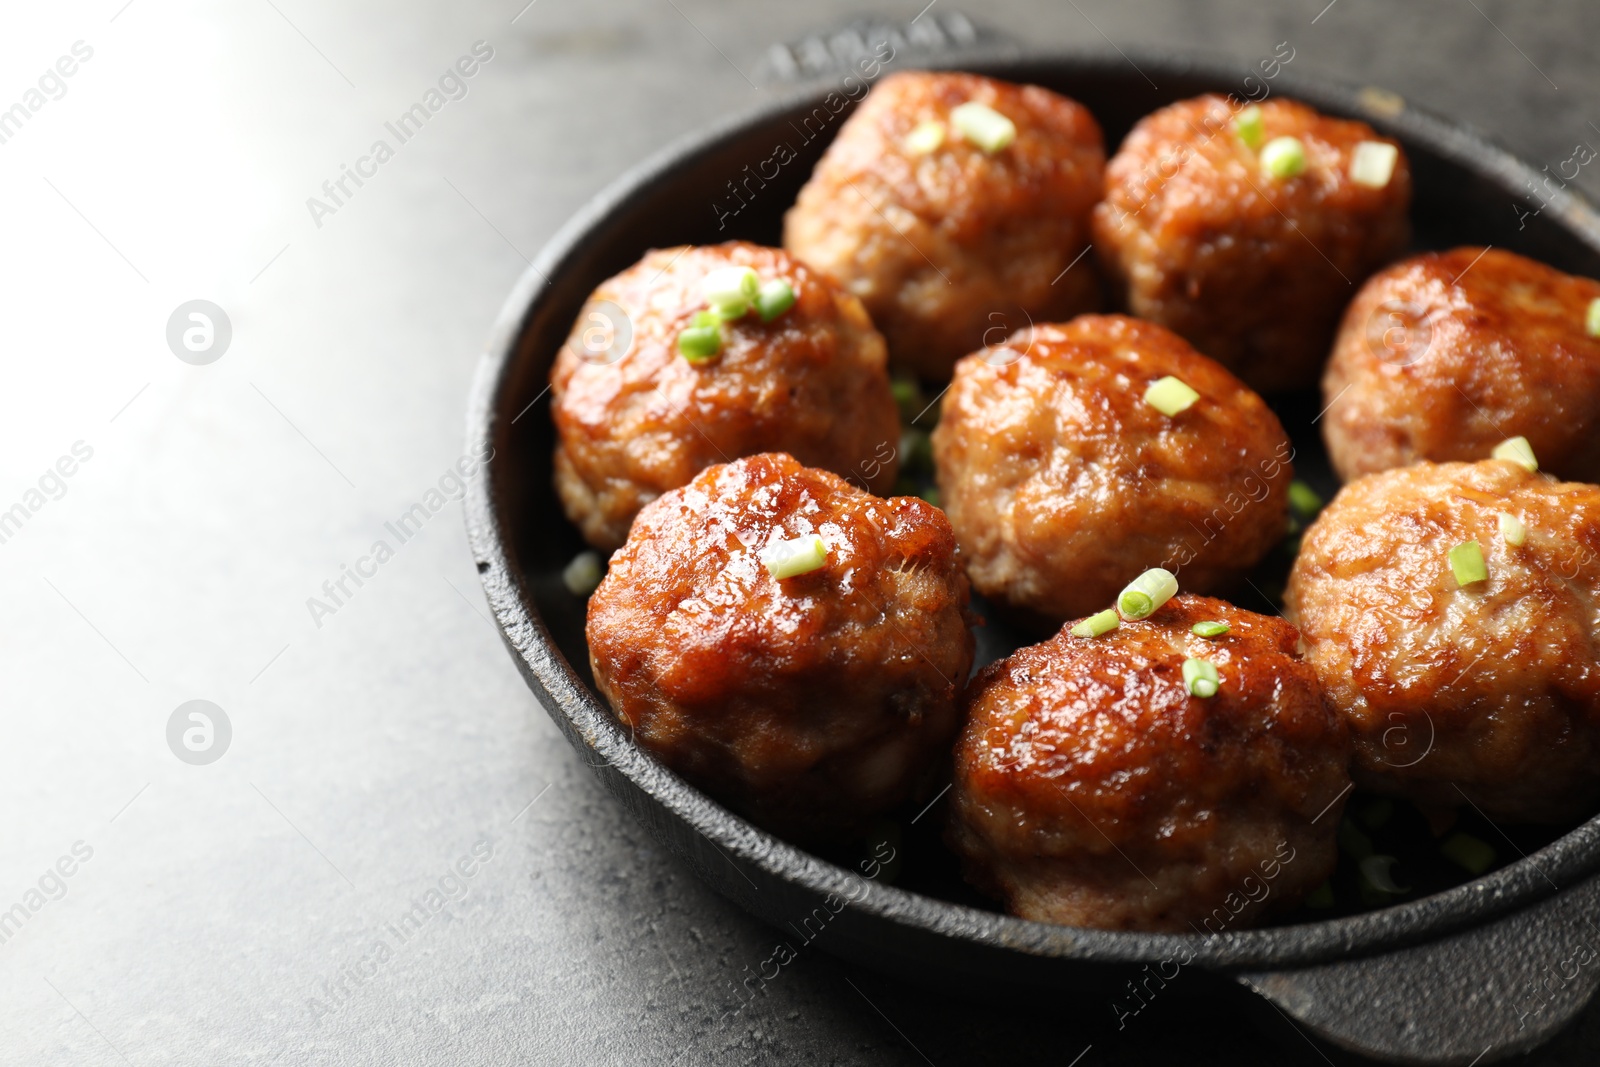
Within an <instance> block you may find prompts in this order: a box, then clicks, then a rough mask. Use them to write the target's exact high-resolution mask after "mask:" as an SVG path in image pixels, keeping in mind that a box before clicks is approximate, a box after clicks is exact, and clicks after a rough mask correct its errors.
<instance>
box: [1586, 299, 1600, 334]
mask: <svg viewBox="0 0 1600 1067" xmlns="http://www.w3.org/2000/svg"><path fill="white" fill-rule="evenodd" d="M1584 327H1585V328H1586V329H1587V330H1588V331H1589V336H1590V337H1600V297H1597V298H1595V299H1594V300H1591V301H1589V312H1588V314H1587V315H1586V316H1584Z"/></svg>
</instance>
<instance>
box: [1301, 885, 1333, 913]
mask: <svg viewBox="0 0 1600 1067" xmlns="http://www.w3.org/2000/svg"><path fill="white" fill-rule="evenodd" d="M1333 905H1334V897H1333V883H1332V882H1323V883H1322V884H1321V885H1319V886H1317V888H1315V889H1313V890H1312V891H1311V895H1310V896H1308V897H1306V907H1308V908H1331V907H1333Z"/></svg>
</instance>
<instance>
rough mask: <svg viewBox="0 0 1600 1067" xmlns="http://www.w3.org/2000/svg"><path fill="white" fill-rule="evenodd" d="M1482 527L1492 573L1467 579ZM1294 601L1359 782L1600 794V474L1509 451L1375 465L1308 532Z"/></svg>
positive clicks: (1534, 802) (1588, 798)
mask: <svg viewBox="0 0 1600 1067" xmlns="http://www.w3.org/2000/svg"><path fill="white" fill-rule="evenodd" d="M1501 513H1505V514H1507V515H1510V516H1512V517H1513V518H1515V519H1516V520H1517V521H1519V522H1520V523H1522V524H1523V525H1524V526H1525V527H1526V536H1525V539H1524V540H1523V543H1522V544H1520V545H1514V544H1511V543H1508V541H1507V540H1506V538H1505V537H1504V536H1503V535H1502V533H1501V529H1500V520H1499V517H1498V516H1499V515H1500V514H1501ZM1467 541H1476V542H1477V544H1478V546H1479V551H1480V552H1481V554H1482V556H1483V559H1484V562H1485V563H1486V565H1487V568H1488V574H1489V576H1488V579H1487V580H1485V581H1477V582H1473V583H1471V584H1469V585H1465V586H1463V585H1460V584H1459V583H1458V582H1457V580H1456V577H1455V575H1454V572H1453V570H1452V566H1451V559H1450V552H1451V549H1453V548H1455V547H1456V546H1457V545H1460V544H1462V543H1463V542H1467ZM1287 601H1288V605H1289V610H1290V612H1291V618H1295V619H1297V621H1298V622H1299V624H1300V627H1301V632H1302V633H1303V635H1304V638H1305V646H1306V650H1307V651H1306V658H1307V660H1308V661H1309V662H1310V663H1311V664H1312V665H1313V666H1314V667H1315V668H1316V670H1317V674H1318V675H1319V676H1320V677H1321V679H1322V684H1323V687H1324V688H1325V689H1326V690H1327V691H1328V696H1329V699H1330V700H1332V702H1333V703H1334V705H1335V706H1337V707H1338V708H1339V709H1340V710H1341V711H1342V712H1343V713H1344V715H1345V717H1346V718H1347V719H1348V720H1349V723H1350V728H1351V731H1352V733H1353V734H1354V737H1355V742H1356V762H1355V771H1354V774H1355V778H1356V781H1357V782H1359V783H1361V784H1362V785H1365V786H1368V787H1370V788H1373V789H1377V790H1381V791H1384V792H1388V793H1393V794H1398V795H1400V796H1405V797H1409V798H1411V799H1413V800H1416V801H1418V802H1421V803H1423V804H1429V805H1459V804H1462V803H1465V802H1467V801H1471V802H1472V803H1474V804H1476V805H1478V807H1479V808H1481V809H1482V811H1483V812H1484V813H1485V814H1486V815H1487V816H1488V817H1489V818H1491V819H1497V820H1498V819H1504V820H1509V821H1536V822H1543V821H1558V820H1561V819H1565V818H1569V817H1572V816H1576V815H1579V814H1583V813H1585V812H1587V811H1589V810H1590V809H1591V808H1592V807H1593V806H1594V804H1595V801H1596V800H1597V799H1600V649H1597V647H1596V635H1597V634H1600V487H1596V486H1593V485H1578V484H1575V483H1562V482H1557V481H1555V480H1553V479H1551V478H1549V477H1546V476H1544V475H1540V474H1531V473H1529V472H1528V471H1526V470H1524V469H1523V468H1522V467H1519V466H1517V465H1516V464H1515V463H1511V462H1509V461H1507V460H1495V459H1491V460H1484V461H1482V462H1479V463H1441V464H1434V463H1422V464H1419V465H1417V466H1414V467H1402V468H1400V469H1398V470H1392V471H1386V472H1384V473H1382V474H1372V475H1368V476H1367V477H1365V478H1360V479H1358V480H1356V481H1354V482H1351V483H1350V484H1349V485H1347V486H1345V487H1344V489H1343V490H1342V491H1340V493H1339V495H1338V496H1336V497H1335V498H1334V499H1333V502H1332V503H1331V504H1329V505H1328V507H1327V508H1326V509H1325V510H1324V511H1323V512H1322V514H1321V516H1319V517H1318V519H1317V521H1316V522H1315V523H1313V524H1312V526H1311V528H1310V529H1309V530H1307V531H1306V534H1305V539H1304V543H1303V547H1302V549H1301V552H1300V558H1299V559H1298V560H1297V561H1296V563H1295V566H1294V571H1293V573H1292V574H1291V575H1290V581H1289V588H1288V592H1287Z"/></svg>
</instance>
